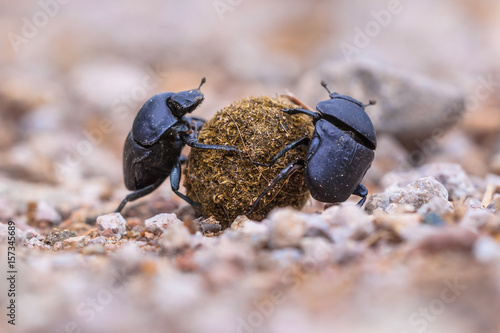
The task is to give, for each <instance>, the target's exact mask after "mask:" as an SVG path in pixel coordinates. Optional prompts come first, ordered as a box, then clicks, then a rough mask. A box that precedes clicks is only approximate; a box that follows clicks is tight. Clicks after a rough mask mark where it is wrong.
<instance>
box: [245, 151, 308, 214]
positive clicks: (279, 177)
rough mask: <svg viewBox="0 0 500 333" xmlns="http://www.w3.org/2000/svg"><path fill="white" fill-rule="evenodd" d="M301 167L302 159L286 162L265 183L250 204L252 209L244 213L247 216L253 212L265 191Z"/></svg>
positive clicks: (302, 164) (302, 165)
mask: <svg viewBox="0 0 500 333" xmlns="http://www.w3.org/2000/svg"><path fill="white" fill-rule="evenodd" d="M303 167H304V160H302V159H299V160H295V161H293V162H291V163H290V164H288V165H287V166H286V167H285V168H284V169H283V170H281V171H280V173H279V174H278V175H277V176H276V177H274V179H273V180H272V181H271V182H270V183H269V185H267V187H266V188H265V189H264V190H263V191H262V192H261V193H260V194H259V196H258V197H257V199H256V200H255V201H254V203H253V205H252V209H250V211H248V212H247V213H246V214H245V215H247V216H248V215H250V214H252V213H253V212H255V211H256V210H257V208H258V207H259V204H260V202H261V201H262V199H263V198H264V196H265V195H266V194H267V192H269V191H270V190H271V189H272V188H273V187H274V186H276V184H278V183H279V182H280V180H282V179H287V178H288V177H290V175H291V174H292V173H293V172H295V171H296V170H300V169H302V168H303Z"/></svg>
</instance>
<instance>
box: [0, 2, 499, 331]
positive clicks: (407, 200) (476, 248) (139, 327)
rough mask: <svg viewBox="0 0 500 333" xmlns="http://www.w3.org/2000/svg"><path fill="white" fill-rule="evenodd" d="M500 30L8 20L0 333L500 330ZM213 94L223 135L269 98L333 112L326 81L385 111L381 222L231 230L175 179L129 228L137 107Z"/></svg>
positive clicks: (387, 23)
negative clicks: (125, 163) (130, 139)
mask: <svg viewBox="0 0 500 333" xmlns="http://www.w3.org/2000/svg"><path fill="white" fill-rule="evenodd" d="M499 10H500V5H499V4H498V3H497V2H495V1H493V0H482V1H479V2H478V1H476V2H473V1H471V0H460V1H451V0H445V1H440V2H439V3H436V2H433V1H430V0H422V1H418V2H414V1H413V2H410V1H399V2H396V1H389V2H387V1H379V0H377V1H371V2H370V4H367V3H365V2H362V1H359V0H355V1H340V0H339V1H299V0H292V1H286V2H285V1H284V0H280V1H273V2H271V3H270V2H266V1H264V0H257V1H252V2H245V1H229V0H215V1H209V2H206V1H194V0H193V1H185V2H176V1H159V0H154V1H151V2H149V3H148V5H144V4H140V3H137V2H133V1H131V0H125V1H122V2H120V4H117V3H115V2H112V1H99V2H97V1H92V0H91V1H85V2H67V3H63V1H62V0H59V1H56V0H45V1H41V2H38V1H34V0H33V1H18V2H15V3H7V2H0V13H1V14H0V33H1V34H2V35H3V36H5V38H2V39H0V47H1V49H2V52H0V79H1V82H2V84H1V86H0V222H1V223H0V267H1V269H2V273H1V274H2V276H3V277H2V278H1V279H0V281H1V282H0V305H1V308H2V311H1V313H2V316H1V318H2V319H1V320H0V331H1V332H43V333H45V332H51V333H54V332H138V331H148V332H217V333H220V332H245V333H247V332H304V331H310V332H331V331H341V332H367V331H371V332H397V333H413V332H464V333H465V332H499V331H500V320H499V318H498V309H499V308H500V283H499V281H500V111H499V110H500V93H499V87H500V68H499V67H498V61H497V59H498V58H499V57H500V40H499V39H498V32H499V29H500V25H499V22H500V20H498V13H499ZM201 77H206V78H207V83H206V84H205V85H204V86H203V87H202V91H203V93H204V95H205V101H204V103H203V104H202V105H201V106H200V107H199V108H197V109H196V110H195V111H194V113H193V116H199V117H204V118H207V119H208V118H210V117H211V116H213V115H214V114H215V113H216V112H217V111H218V110H221V109H223V108H224V107H227V106H228V105H230V104H231V103H232V102H234V101H237V100H241V99H244V98H248V97H250V96H269V97H276V96H278V95H281V94H285V93H288V94H290V93H291V94H294V95H295V96H297V98H298V99H300V100H301V101H303V102H304V103H306V104H307V105H309V106H312V107H313V108H314V106H315V105H316V103H318V102H319V101H321V100H324V99H326V98H327V94H326V92H325V91H324V89H323V88H322V87H321V86H320V81H321V80H326V81H327V82H328V84H329V85H328V86H329V88H331V89H332V90H335V91H338V92H339V93H343V94H347V95H350V96H353V97H354V98H356V99H359V100H361V101H363V102H365V103H367V102H368V100H370V99H374V100H377V104H376V105H375V106H371V107H370V108H367V112H368V114H369V115H370V117H371V119H372V120H373V123H374V126H375V128H376V130H377V139H378V146H377V150H376V152H375V160H374V162H373V165H372V167H371V169H370V170H369V171H368V173H367V174H366V176H365V178H364V181H363V184H365V185H366V186H367V188H368V190H369V197H368V200H367V202H366V204H365V206H363V207H362V208H359V207H358V206H356V204H355V203H356V200H358V199H359V198H355V197H353V198H352V199H350V200H349V201H347V202H345V203H342V204H340V205H336V206H332V207H330V208H327V209H324V204H322V203H319V202H317V201H314V200H313V199H309V200H308V202H307V204H306V205H305V207H304V208H303V209H302V210H301V211H298V210H295V209H292V208H289V207H282V208H276V209H274V210H272V211H271V212H270V214H269V215H268V216H267V217H265V218H264V219H263V220H262V221H261V222H258V221H253V220H250V219H248V218H247V217H245V216H238V217H237V218H236V219H234V221H232V223H229V226H228V228H226V229H224V228H223V227H225V226H226V224H227V221H225V222H224V224H221V223H220V221H217V220H216V219H214V218H203V217H201V218H200V217H198V216H197V215H196V212H195V211H194V209H193V208H191V207H189V206H187V205H186V203H185V202H184V201H182V200H181V199H180V198H178V197H176V196H175V195H174V194H173V193H172V191H171V190H170V186H169V184H168V183H169V181H166V182H165V184H164V185H163V186H162V187H160V188H159V189H158V190H157V191H155V192H154V193H152V194H150V195H148V196H147V197H145V198H143V199H140V200H138V201H135V202H133V203H129V204H128V205H127V207H126V209H125V210H124V211H122V214H119V213H111V212H113V211H114V209H115V208H116V207H117V205H118V204H119V202H120V200H121V199H123V197H124V196H125V195H126V194H127V193H128V191H127V190H126V189H125V187H124V185H123V175H122V160H121V159H122V149H123V142H124V140H125V137H126V135H127V133H128V131H129V130H130V128H131V125H132V121H133V119H134V117H135V115H136V113H137V111H138V109H139V108H140V106H141V105H142V104H143V103H144V102H145V101H146V100H147V99H148V98H149V97H151V96H152V95H154V94H156V93H159V92H164V91H182V90H186V89H193V88H196V87H197V86H198V84H199V82H200V79H201ZM184 154H185V155H188V154H189V149H187V148H186V150H185V151H184ZM181 192H183V193H185V189H184V188H181ZM9 221H12V222H10V223H9ZM14 224H15V227H14V226H13V225H14ZM12 230H15V233H16V240H15V242H11V244H9V232H10V231H12ZM12 245H14V247H15V251H14V252H15V264H14V266H13V267H14V269H15V271H16V273H9V271H10V270H12V267H11V268H9V266H8V261H9V260H8V256H10V257H12V255H10V254H8V251H9V249H8V246H12ZM10 251H11V252H12V249H10ZM12 275H14V278H11V277H12ZM9 278H10V280H9ZM14 279H15V283H13V284H12V283H11V282H12V281H14ZM9 290H13V291H15V296H13V294H11V293H10V292H9ZM12 302H13V304H14V305H15V311H11V309H9V308H8V307H9V306H10V304H12ZM10 313H14V314H15V316H14V317H9V314H10ZM12 318H15V319H14V322H15V326H14V325H12V324H10V323H9V320H13V319H12Z"/></svg>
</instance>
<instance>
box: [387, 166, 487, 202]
mask: <svg viewBox="0 0 500 333" xmlns="http://www.w3.org/2000/svg"><path fill="white" fill-rule="evenodd" d="M429 176H432V177H434V178H436V180H437V181H438V182H440V183H441V184H443V186H444V187H445V188H446V190H447V191H448V195H449V197H448V199H451V200H454V201H455V200H459V199H465V198H468V197H474V196H477V195H478V191H477V189H476V187H475V186H474V184H473V183H472V181H471V179H470V178H469V176H468V175H467V174H466V173H465V171H464V170H463V168H462V167H461V166H460V165H459V164H453V163H433V164H426V165H423V166H421V167H419V168H416V169H413V170H411V171H395V172H390V173H388V174H387V175H385V176H384V177H383V178H382V181H381V185H382V186H383V187H389V186H399V187H404V186H406V185H408V184H410V183H411V182H414V181H415V180H417V179H419V178H422V177H429Z"/></svg>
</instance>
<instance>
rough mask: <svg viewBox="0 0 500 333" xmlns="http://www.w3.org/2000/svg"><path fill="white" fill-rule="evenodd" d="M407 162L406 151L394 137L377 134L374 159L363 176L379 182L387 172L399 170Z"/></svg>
mask: <svg viewBox="0 0 500 333" xmlns="http://www.w3.org/2000/svg"><path fill="white" fill-rule="evenodd" d="M407 164H408V152H407V151H406V149H405V148H404V147H403V146H402V145H401V143H399V142H398V141H397V140H396V139H395V138H393V137H392V136H389V135H383V134H382V135H377V151H376V154H375V160H374V161H373V163H372V166H371V168H370V171H369V172H368V173H367V174H366V176H365V178H367V179H368V180H371V181H372V182H374V183H379V182H380V180H381V179H382V177H383V176H384V175H385V174H387V173H388V172H391V171H394V170H399V169H400V168H401V167H402V166H404V165H407Z"/></svg>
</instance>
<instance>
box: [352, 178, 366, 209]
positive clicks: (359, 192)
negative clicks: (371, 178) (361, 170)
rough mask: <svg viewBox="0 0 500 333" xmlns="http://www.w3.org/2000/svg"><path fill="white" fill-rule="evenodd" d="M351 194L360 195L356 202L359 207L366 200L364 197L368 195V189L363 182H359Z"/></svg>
mask: <svg viewBox="0 0 500 333" xmlns="http://www.w3.org/2000/svg"><path fill="white" fill-rule="evenodd" d="M352 194H355V195H357V196H360V197H361V200H359V202H358V206H359V207H361V206H363V204H364V203H365V201H366V197H367V196H368V190H367V189H366V187H365V186H364V185H363V184H359V185H358V187H356V189H355V190H354V192H352Z"/></svg>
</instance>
